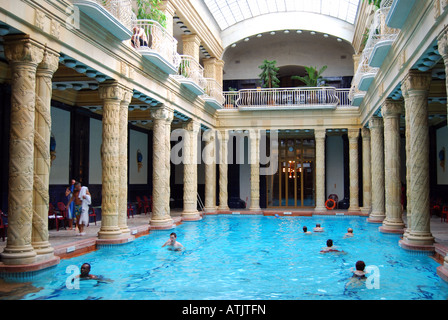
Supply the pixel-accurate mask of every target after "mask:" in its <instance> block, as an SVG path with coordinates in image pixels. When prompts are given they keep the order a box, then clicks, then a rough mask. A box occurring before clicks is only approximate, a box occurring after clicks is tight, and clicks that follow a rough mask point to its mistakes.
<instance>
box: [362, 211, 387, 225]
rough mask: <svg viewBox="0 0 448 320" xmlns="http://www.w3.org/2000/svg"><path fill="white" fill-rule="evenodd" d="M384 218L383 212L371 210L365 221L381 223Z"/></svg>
mask: <svg viewBox="0 0 448 320" xmlns="http://www.w3.org/2000/svg"><path fill="white" fill-rule="evenodd" d="M384 219H386V215H385V214H384V212H371V213H370V216H369V218H368V219H367V221H368V222H370V223H383V221H384Z"/></svg>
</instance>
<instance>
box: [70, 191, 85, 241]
mask: <svg viewBox="0 0 448 320" xmlns="http://www.w3.org/2000/svg"><path fill="white" fill-rule="evenodd" d="M81 188H82V185H81V182H76V183H75V187H74V190H73V194H72V197H71V199H70V201H69V202H68V203H67V207H68V206H69V205H70V203H72V201H73V202H74V203H75V208H74V214H75V217H76V225H77V227H78V230H79V235H84V234H85V233H84V227H85V225H84V224H80V223H79V221H80V218H81V214H82V199H80V198H79V192H80V191H81ZM86 195H90V192H89V190H87V191H86ZM85 198H86V196H84V199H85Z"/></svg>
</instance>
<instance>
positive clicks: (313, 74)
mask: <svg viewBox="0 0 448 320" xmlns="http://www.w3.org/2000/svg"><path fill="white" fill-rule="evenodd" d="M305 70H306V72H307V73H308V74H307V75H306V76H304V77H301V76H292V77H291V79H293V80H300V81H302V82H303V83H304V84H305V86H307V87H317V86H318V85H319V83H320V82H322V80H324V79H323V78H322V77H321V74H322V73H323V72H324V71H325V70H327V66H323V67H322V68H321V69H320V70H317V67H305Z"/></svg>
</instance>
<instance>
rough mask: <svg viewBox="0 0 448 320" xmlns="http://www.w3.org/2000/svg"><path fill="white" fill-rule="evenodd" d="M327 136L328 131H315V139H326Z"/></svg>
mask: <svg viewBox="0 0 448 320" xmlns="http://www.w3.org/2000/svg"><path fill="white" fill-rule="evenodd" d="M326 136H327V130H326V129H314V137H315V138H316V139H325V137H326Z"/></svg>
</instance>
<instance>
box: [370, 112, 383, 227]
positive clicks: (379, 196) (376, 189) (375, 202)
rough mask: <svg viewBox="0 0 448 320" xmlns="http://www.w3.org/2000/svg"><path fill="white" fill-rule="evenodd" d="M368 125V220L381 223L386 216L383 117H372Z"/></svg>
mask: <svg viewBox="0 0 448 320" xmlns="http://www.w3.org/2000/svg"><path fill="white" fill-rule="evenodd" d="M369 127H370V136H371V138H370V151H371V169H372V170H371V172H372V211H371V212H370V216H369V218H368V219H367V221H369V222H373V223H382V222H383V220H384V218H385V217H386V214H385V212H384V211H385V210H384V138H383V119H382V118H379V117H375V116H374V117H372V119H370V121H369Z"/></svg>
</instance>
